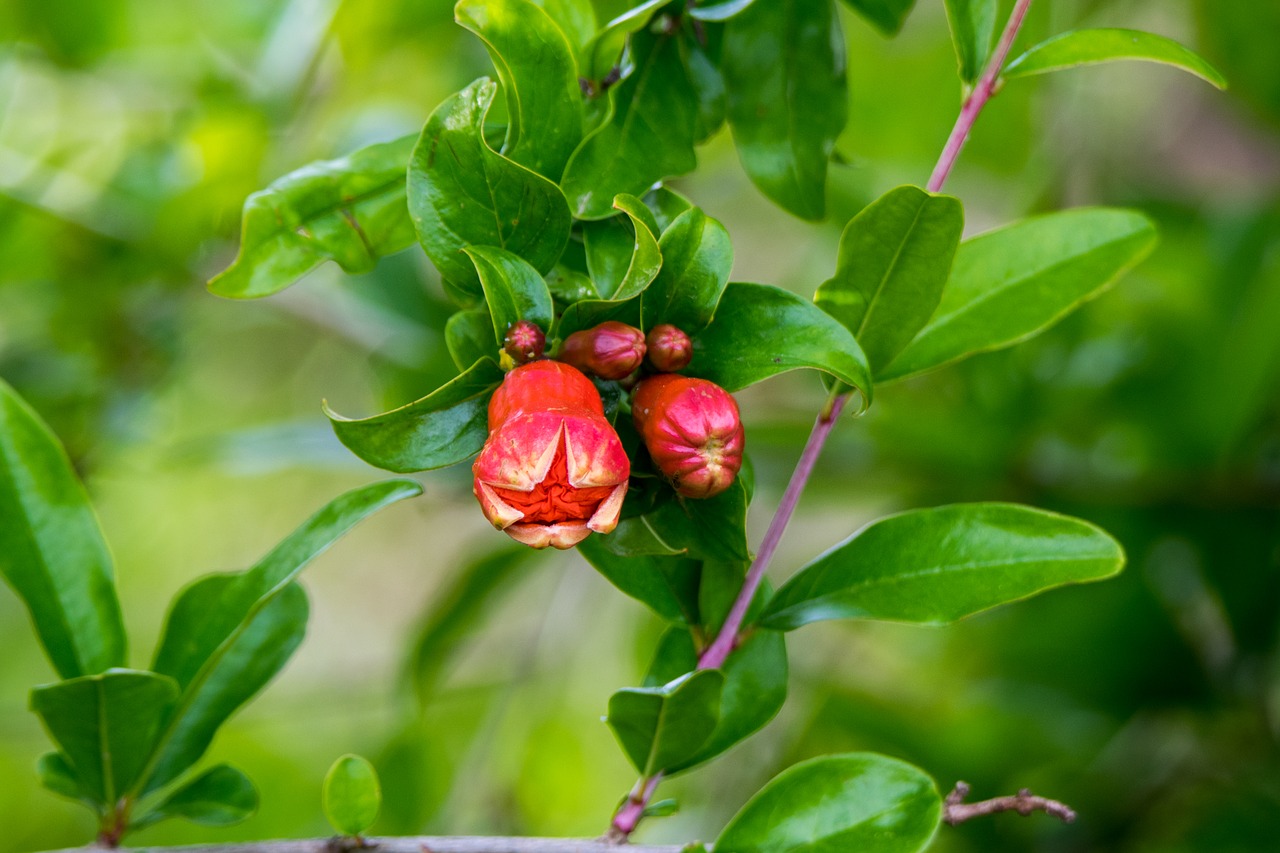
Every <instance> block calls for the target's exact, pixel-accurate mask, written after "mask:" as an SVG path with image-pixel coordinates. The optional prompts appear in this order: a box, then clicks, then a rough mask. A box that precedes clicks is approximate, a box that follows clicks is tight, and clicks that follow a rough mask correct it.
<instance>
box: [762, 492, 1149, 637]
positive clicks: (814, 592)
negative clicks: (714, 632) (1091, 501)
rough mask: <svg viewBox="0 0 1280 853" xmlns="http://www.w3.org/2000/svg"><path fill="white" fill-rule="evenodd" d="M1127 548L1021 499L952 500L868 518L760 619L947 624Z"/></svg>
mask: <svg viewBox="0 0 1280 853" xmlns="http://www.w3.org/2000/svg"><path fill="white" fill-rule="evenodd" d="M1123 565H1124V551H1123V549H1121V547H1120V544H1119V543H1118V542H1116V541H1115V540H1114V539H1112V538H1111V537H1110V536H1108V535H1107V533H1106V532H1105V531H1103V530H1101V529H1099V528H1097V527H1095V526H1094V525H1092V524H1089V523H1088V522H1085V521H1081V520H1079V519H1076V518H1070V517H1068V516H1065V515H1058V514H1056V513H1052V512H1046V511H1045V510H1040V509H1034V508H1032V507H1027V506H1019V505H1018V504H1002V503H975V504H953V505H950V506H942V507H937V508H934V509H919V510H912V511H910V512H904V513H901V514H899V515H891V516H889V517H887V518H882V519H880V520H879V521H876V522H873V523H872V524H869V525H867V526H866V527H864V528H863V529H862V530H860V531H858V532H857V533H855V534H854V535H853V536H851V537H850V538H848V539H846V540H845V541H843V542H841V543H840V544H839V545H837V546H835V547H834V548H832V549H831V550H830V551H827V552H826V553H825V554H823V555H822V556H820V557H818V558H817V559H816V560H814V561H813V562H811V563H809V564H808V565H807V566H805V567H804V568H802V569H801V570H800V571H799V572H797V573H796V574H795V575H794V576H793V577H792V578H791V579H790V580H789V581H787V583H786V584H784V585H783V587H782V589H780V590H778V592H777V594H776V595H775V596H774V597H773V599H772V600H771V601H770V602H769V607H768V609H767V610H766V612H765V614H764V616H763V617H761V619H760V623H761V624H762V625H764V626H766V627H769V628H776V629H780V630H792V629H794V628H798V627H800V626H801V625H806V624H808V623H810V622H817V621H819V620H822V619H882V620H889V621H894V622H915V623H920V624H926V625H943V624H946V623H948V622H954V621H956V620H957V619H963V618H964V617H965V616H969V615H971V614H974V613H979V612H981V611H983V610H988V609H990V608H992V607H997V606H999V605H1001V604H1008V603H1009V602H1012V601H1018V600H1020V599H1023V598H1027V597H1029V596H1032V595H1035V594H1036V593H1039V592H1043V591H1044V590H1047V589H1052V588H1053V587H1056V586H1062V585H1064V584H1070V583H1084V582H1086V581H1095V580H1101V579H1102V578H1107V577H1110V576H1111V575H1114V574H1115V573H1116V572H1118V571H1120V569H1121V567H1122V566H1123Z"/></svg>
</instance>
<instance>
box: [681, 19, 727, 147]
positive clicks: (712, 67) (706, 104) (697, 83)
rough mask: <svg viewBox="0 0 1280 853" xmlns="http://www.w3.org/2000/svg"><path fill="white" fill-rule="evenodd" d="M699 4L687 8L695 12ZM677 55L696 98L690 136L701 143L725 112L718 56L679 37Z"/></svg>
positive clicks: (721, 122) (720, 122)
mask: <svg viewBox="0 0 1280 853" xmlns="http://www.w3.org/2000/svg"><path fill="white" fill-rule="evenodd" d="M699 8H701V7H698V6H695V7H694V8H693V10H691V11H694V12H696V11H697V10H698V9H699ZM680 56H681V57H682V58H683V60H684V64H685V66H686V67H687V68H688V69H689V80H690V82H691V83H692V84H693V91H694V94H695V95H696V96H697V101H698V124H697V129H696V130H695V132H694V136H693V138H694V141H695V142H696V143H698V144H702V143H703V142H706V141H707V140H708V139H710V138H711V137H712V136H714V135H715V134H716V132H717V131H719V130H720V128H721V127H723V126H724V123H725V121H726V119H727V118H728V116H729V101H728V98H727V96H726V94H725V89H724V75H722V74H721V73H720V67H719V65H718V60H717V59H712V58H711V56H709V55H708V49H707V48H704V46H703V45H701V44H699V42H698V39H696V38H682V39H680Z"/></svg>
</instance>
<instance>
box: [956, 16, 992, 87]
mask: <svg viewBox="0 0 1280 853" xmlns="http://www.w3.org/2000/svg"><path fill="white" fill-rule="evenodd" d="M946 7H947V22H948V23H949V24H950V25H951V43H952V44H953V45H954V46H955V49H956V62H957V63H958V64H959V67H960V80H961V82H963V83H965V84H967V85H972V84H973V83H974V82H975V81H976V80H977V79H978V77H980V76H981V75H982V69H983V68H984V67H985V66H986V64H987V59H988V58H989V57H990V56H991V41H992V39H993V38H994V37H995V33H996V17H997V15H998V14H999V12H1000V0H946Z"/></svg>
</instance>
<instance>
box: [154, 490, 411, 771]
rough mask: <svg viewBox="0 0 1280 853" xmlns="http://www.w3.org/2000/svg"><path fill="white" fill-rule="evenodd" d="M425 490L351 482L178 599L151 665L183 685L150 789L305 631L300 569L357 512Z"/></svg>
mask: <svg viewBox="0 0 1280 853" xmlns="http://www.w3.org/2000/svg"><path fill="white" fill-rule="evenodd" d="M421 493H422V487H421V486H420V485H418V484H417V483H415V482H413V481H410V480H389V481H386V482H382V483H373V484H371V485H368V486H363V487H361V488H358V489H353V490H352V491H349V492H347V493H346V494H344V495H340V496H339V497H337V498H335V499H334V500H333V501H330V502H329V503H328V504H327V505H326V506H325V507H324V508H322V509H321V510H320V511H319V512H317V513H316V514H315V515H313V516H311V518H309V519H307V520H306V521H305V522H303V524H302V525H301V526H300V527H298V529H296V530H295V531H293V532H292V533H291V534H289V536H287V537H286V538H285V539H284V540H283V541H281V542H280V544H278V545H277V546H276V547H275V548H273V549H272V550H271V551H270V552H269V553H267V555H266V556H264V557H263V558H262V559H261V560H259V561H258V562H257V563H256V564H255V565H254V566H253V567H252V568H250V569H248V570H246V571H243V572H238V573H235V574H224V575H210V576H208V577H205V578H202V579H200V580H198V581H196V582H195V583H194V584H192V585H191V586H189V587H187V588H186V589H185V590H183V592H182V593H181V594H180V595H179V596H178V598H177V599H176V600H175V601H174V604H173V608H172V610H171V611H170V613H169V617H168V620H167V621H166V623H165V630H164V634H163V635H162V637H161V641H160V646H159V648H158V649H157V650H156V657H155V662H154V663H153V665H152V669H154V670H155V671H156V672H158V673H161V674H163V675H166V676H169V677H171V678H173V679H174V680H175V681H176V682H177V683H178V686H179V687H180V688H181V690H182V695H181V698H180V700H179V702H178V705H177V707H176V708H175V710H174V712H173V714H172V715H170V717H169V718H168V719H167V722H166V726H167V728H166V731H165V733H164V735H163V737H162V739H161V741H160V748H159V749H158V750H157V753H156V756H155V758H154V760H153V761H152V766H151V770H152V772H151V778H149V779H145V780H142V781H145V782H146V785H147V787H146V790H147V791H152V790H155V789H157V788H159V787H161V786H162V785H164V784H166V783H167V782H169V781H171V780H173V779H175V778H177V777H178V776H179V775H181V774H182V773H183V772H184V771H185V770H186V769H187V768H188V767H190V766H191V765H192V764H194V763H195V762H196V760H198V759H199V758H200V756H201V755H202V754H203V753H204V751H205V749H206V748H207V747H208V745H209V743H210V742H211V741H212V740H213V735H214V733H215V732H216V731H217V729H218V727H219V726H220V725H221V724H222V723H223V722H224V721H225V720H226V719H227V718H228V717H230V716H231V714H232V713H234V712H235V710H236V709H237V708H239V707H240V706H241V705H243V704H244V703H245V702H247V701H248V700H249V699H250V698H252V697H253V695H254V694H256V693H257V691H258V690H259V689H261V688H262V687H263V686H264V685H265V684H266V683H267V682H268V681H269V680H270V679H271V678H272V676H274V675H275V674H276V673H277V672H278V671H279V670H280V668H281V667H283V666H284V664H285V662H286V661H287V660H288V659H289V656H290V655H291V654H292V653H293V650H294V649H295V648H297V645H298V643H300V642H301V641H302V636H303V634H304V632H305V630H306V621H307V612H308V607H307V599H306V595H305V594H304V593H303V591H302V588H301V587H299V586H297V584H296V578H297V577H298V575H299V574H300V573H301V571H302V569H303V568H305V567H306V566H307V564H309V563H310V562H311V561H312V560H314V559H315V558H316V557H318V556H319V555H320V554H322V553H324V552H325V551H326V550H327V549H328V548H329V546H331V545H332V544H333V543H334V542H336V541H337V540H338V539H339V538H340V537H341V536H342V535H343V534H345V533H347V532H348V531H349V530H351V528H353V527H354V526H355V525H356V524H358V523H359V522H360V521H363V520H364V519H365V518H367V517H368V516H370V515H372V514H373V513H375V512H377V511H378V510H380V509H382V508H383V507H386V506H389V505H390V504H393V503H396V502H398V501H401V500H404V499H405V498H409V497H414V496H416V495H419V494H421Z"/></svg>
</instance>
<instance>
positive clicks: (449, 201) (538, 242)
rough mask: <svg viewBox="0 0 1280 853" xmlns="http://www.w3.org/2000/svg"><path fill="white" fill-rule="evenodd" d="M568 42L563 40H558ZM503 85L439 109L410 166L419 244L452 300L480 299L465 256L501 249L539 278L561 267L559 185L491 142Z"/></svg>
mask: <svg viewBox="0 0 1280 853" xmlns="http://www.w3.org/2000/svg"><path fill="white" fill-rule="evenodd" d="M556 37H557V38H561V36H560V34H559V33H557V34H556ZM496 92H497V84H495V83H493V82H492V81H491V80H488V79H487V78H481V79H480V80H477V81H475V82H474V83H472V84H471V85H470V86H468V87H467V88H465V89H463V90H462V91H461V92H458V93H457V94H456V95H453V96H452V97H450V98H448V99H447V100H446V101H445V102H444V103H442V104H441V105H440V106H439V107H437V108H436V110H435V112H433V113H432V114H431V117H430V118H428V119H427V123H426V125H424V126H423V128H422V135H421V136H420V137H419V139H418V144H417V146H416V147H415V148H414V149H413V157H412V159H411V160H410V162H409V214H410V216H411V217H412V218H413V224H414V227H415V228H416V229H417V232H418V240H419V242H421V243H422V248H423V249H424V250H425V251H426V253H427V257H429V258H430V259H431V262H432V263H434V264H435V266H436V269H438V270H439V271H440V275H441V277H442V278H443V279H444V283H445V285H446V288H447V289H448V290H449V292H450V295H451V296H452V297H453V298H454V299H456V300H457V301H459V302H461V303H464V304H465V303H469V302H474V301H476V300H477V299H478V298H479V297H480V295H481V287H480V280H479V278H478V277H477V275H476V271H475V267H474V266H472V264H471V261H470V260H468V259H467V256H466V255H464V254H462V252H461V250H462V249H463V248H465V247H467V246H496V247H498V248H500V249H506V250H507V251H508V252H511V253H512V254H515V255H518V256H520V257H521V258H524V259H525V260H526V261H528V262H529V264H530V265H531V266H532V267H533V268H534V269H536V270H537V271H538V272H539V273H545V272H547V271H548V270H550V269H551V268H552V267H553V266H555V263H556V261H557V260H558V259H559V257H560V253H561V252H562V251H563V250H564V246H565V243H567V242H568V240H569V226H570V223H571V221H572V217H571V216H570V214H569V208H568V205H567V204H566V203H565V200H564V196H563V195H562V194H561V192H560V190H559V188H557V187H556V185H555V184H554V183H552V182H551V181H549V180H547V179H546V178H544V177H542V176H541V175H539V174H538V173H537V172H534V171H533V170H531V169H527V168H525V167H524V166H521V165H520V164H518V163H515V162H513V161H512V160H509V159H508V158H506V157H504V156H502V155H501V154H498V153H497V152H496V151H494V150H493V149H492V148H490V147H489V144H488V143H487V142H486V141H485V139H484V134H483V132H482V130H483V127H484V117H485V114H486V113H488V111H489V107H490V105H491V104H492V103H493V98H494V94H495V93H496Z"/></svg>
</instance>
